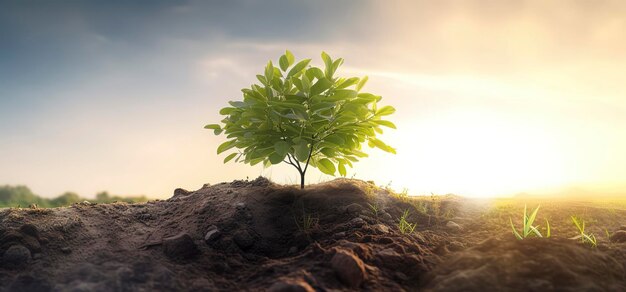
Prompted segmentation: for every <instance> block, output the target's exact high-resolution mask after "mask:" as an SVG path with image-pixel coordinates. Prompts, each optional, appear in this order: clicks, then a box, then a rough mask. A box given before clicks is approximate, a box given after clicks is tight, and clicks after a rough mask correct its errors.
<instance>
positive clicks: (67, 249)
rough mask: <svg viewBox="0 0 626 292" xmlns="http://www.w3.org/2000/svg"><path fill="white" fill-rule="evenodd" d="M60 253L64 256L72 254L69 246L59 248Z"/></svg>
mask: <svg viewBox="0 0 626 292" xmlns="http://www.w3.org/2000/svg"><path fill="white" fill-rule="evenodd" d="M61 252H62V253H64V254H69V253H71V252H72V249H71V248H70V247H69V246H64V247H61Z"/></svg>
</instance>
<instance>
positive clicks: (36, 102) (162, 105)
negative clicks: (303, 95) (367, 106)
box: [0, 0, 626, 198]
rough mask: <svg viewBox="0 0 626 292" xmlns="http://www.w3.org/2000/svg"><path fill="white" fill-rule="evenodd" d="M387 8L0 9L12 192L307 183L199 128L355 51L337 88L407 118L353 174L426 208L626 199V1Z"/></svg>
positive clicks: (2, 151)
mask: <svg viewBox="0 0 626 292" xmlns="http://www.w3.org/2000/svg"><path fill="white" fill-rule="evenodd" d="M355 3H359V5H358V6H357V5H355ZM389 3H392V4H388V5H384V4H382V3H380V2H376V1H359V2H354V1H325V2H323V3H322V4H326V5H320V4H319V2H315V3H313V2H311V3H307V2H298V3H292V2H287V1H278V0H273V1H270V2H263V4H262V3H260V2H250V1H229V2H227V3H218V2H211V1H209V2H198V1H183V2H178V3H171V2H168V1H155V2H151V3H150V4H149V5H140V4H136V3H121V2H119V3H118V2H106V3H100V2H95V1H86V2H81V3H80V4H76V3H73V4H70V3H67V2H57V3H50V2H38V1H19V2H9V1H1V0H0V38H1V39H3V44H2V45H0V136H1V137H3V138H2V142H3V143H0V158H1V160H2V162H3V166H2V167H0V185H5V184H7V185H25V186H28V187H29V188H30V189H31V190H32V191H33V192H34V193H36V194H39V195H40V196H42V197H46V198H49V197H54V196H58V195H60V194H62V193H64V192H66V191H72V192H76V193H78V194H80V195H89V196H90V195H92V194H93V195H95V194H96V193H98V192H101V191H104V190H106V191H109V192H110V193H113V194H129V195H135V194H136V195H146V196H148V197H150V198H166V197H169V196H170V195H171V194H172V193H173V191H174V189H176V188H184V189H190V190H193V189H199V188H201V187H202V185H203V184H205V183H210V184H215V183H220V182H227V181H233V180H237V179H246V177H249V178H250V179H254V178H256V177H257V176H260V175H263V176H266V177H268V178H269V179H271V180H272V181H275V182H277V183H282V184H290V183H293V184H295V183H296V182H297V181H298V177H297V173H296V172H295V171H294V170H293V169H292V168H291V167H290V166H287V165H278V166H272V167H270V168H268V169H263V168H262V167H260V166H255V167H251V166H248V165H244V164H235V163H228V164H223V163H222V160H223V158H224V156H225V155H223V154H222V155H217V154H216V148H217V146H218V145H219V144H220V143H221V142H223V141H225V138H224V137H222V136H214V135H213V133H212V132H211V131H208V130H205V129H203V128H202V127H203V126H204V125H205V124H211V123H216V122H219V121H220V120H221V116H220V115H219V114H218V111H219V109H220V108H222V107H225V106H227V102H228V101H229V100H239V99H241V98H242V97H241V91H240V89H241V88H245V87H249V86H250V84H252V83H255V82H256V79H255V75H256V74H258V73H261V72H263V68H264V66H265V64H266V63H267V61H268V60H272V61H273V62H274V63H276V61H277V60H278V57H279V56H280V55H281V54H283V53H284V51H285V50H291V51H292V52H293V53H294V54H295V56H296V58H297V59H303V58H311V59H313V60H312V64H314V65H320V64H322V61H321V59H320V57H319V56H320V53H321V52H322V51H326V52H328V53H329V54H330V55H331V56H332V57H333V58H339V57H341V58H344V59H345V63H344V65H343V66H342V67H341V68H340V69H339V71H338V73H337V75H339V76H359V77H361V76H365V75H367V76H369V81H368V84H367V85H366V86H365V88H364V90H365V91H367V92H371V93H374V94H378V95H382V96H383V99H382V101H381V102H380V104H381V105H392V106H394V107H395V108H396V109H397V112H396V113H395V114H394V115H392V116H390V117H389V120H391V121H393V122H394V123H395V124H396V125H397V128H398V129H397V130H385V133H384V134H383V135H381V139H382V140H384V141H385V142H386V143H388V144H389V145H391V146H393V147H395V148H396V149H397V151H398V154H397V155H391V154H387V153H383V152H382V151H380V150H377V149H371V148H369V147H367V146H364V149H365V152H366V153H368V154H370V157H369V158H364V159H362V160H361V161H359V162H357V163H356V164H355V167H354V168H353V169H349V170H348V174H347V176H346V177H348V178H350V177H353V176H354V177H355V178H357V179H361V180H363V181H368V180H373V181H375V182H376V184H377V185H379V186H381V185H382V186H384V185H387V184H388V183H391V187H392V188H393V189H396V190H402V189H403V188H407V189H408V191H409V193H410V194H416V195H419V194H429V193H430V192H433V193H436V194H447V193H454V194H458V195H463V196H468V197H496V196H512V195H515V194H519V193H530V194H557V193H563V194H565V195H572V196H573V194H574V193H577V192H578V193H581V192H582V193H589V194H612V195H614V196H624V195H626V192H624V190H625V189H626V155H625V154H624V152H623V149H626V98H624V96H623V93H624V92H626V75H625V74H623V68H625V67H626V54H624V53H623V52H624V51H626V33H624V32H626V17H624V16H623V15H624V13H626V2H623V1H607V2H602V3H601V4H600V3H587V2H571V1H555V2H550V3H544V2H542V1H521V2H519V1H498V2H495V3H492V2H489V3H487V2H481V1H468V2H463V3H458V2H447V1H440V2H436V3H433V2H429V1H391V2H389ZM331 5H332V9H328V8H326V7H327V6H328V7H330V6H331ZM329 179H332V177H329V176H326V175H322V174H321V173H320V172H319V171H317V170H315V171H314V172H311V173H310V174H309V175H308V176H307V183H309V184H314V183H317V182H319V181H323V180H329ZM568 192H569V193H568Z"/></svg>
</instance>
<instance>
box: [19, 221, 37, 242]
mask: <svg viewBox="0 0 626 292" xmlns="http://www.w3.org/2000/svg"><path fill="white" fill-rule="evenodd" d="M20 232H22V233H23V234H26V235H30V236H32V237H34V238H36V239H38V240H39V230H38V229H37V227H36V226H35V225H33V224H24V225H22V226H21V227H20Z"/></svg>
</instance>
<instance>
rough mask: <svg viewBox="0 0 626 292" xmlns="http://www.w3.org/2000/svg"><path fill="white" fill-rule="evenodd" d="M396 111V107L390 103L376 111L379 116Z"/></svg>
mask: <svg viewBox="0 0 626 292" xmlns="http://www.w3.org/2000/svg"><path fill="white" fill-rule="evenodd" d="M395 112H396V109H395V108H394V107H392V106H390V105H387V106H384V107H382V108H380V109H379V110H378V111H376V115H377V116H387V115H390V114H393V113H395Z"/></svg>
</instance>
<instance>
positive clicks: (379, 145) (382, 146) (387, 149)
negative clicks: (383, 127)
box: [369, 138, 396, 154]
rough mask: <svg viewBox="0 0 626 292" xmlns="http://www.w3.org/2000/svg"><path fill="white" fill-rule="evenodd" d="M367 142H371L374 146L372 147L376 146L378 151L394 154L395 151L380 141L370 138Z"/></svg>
mask: <svg viewBox="0 0 626 292" xmlns="http://www.w3.org/2000/svg"><path fill="white" fill-rule="evenodd" d="M369 142H371V143H372V144H374V146H376V147H377V148H378V149H380V150H383V151H385V152H389V153H393V154H396V150H395V149H393V148H391V147H389V146H387V144H385V143H384V142H383V141H380V140H378V139H376V138H370V139H369Z"/></svg>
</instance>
